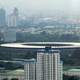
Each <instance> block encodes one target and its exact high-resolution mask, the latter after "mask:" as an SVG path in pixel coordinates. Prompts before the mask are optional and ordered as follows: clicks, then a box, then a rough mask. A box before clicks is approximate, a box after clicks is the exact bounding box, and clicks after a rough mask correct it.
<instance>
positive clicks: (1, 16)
mask: <svg viewBox="0 0 80 80" xmlns="http://www.w3.org/2000/svg"><path fill="white" fill-rule="evenodd" d="M5 25H6V11H5V9H3V8H1V9H0V27H3V26H5Z"/></svg>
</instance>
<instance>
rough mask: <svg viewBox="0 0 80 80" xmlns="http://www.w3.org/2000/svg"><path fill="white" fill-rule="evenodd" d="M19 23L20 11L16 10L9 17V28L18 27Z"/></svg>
mask: <svg viewBox="0 0 80 80" xmlns="http://www.w3.org/2000/svg"><path fill="white" fill-rule="evenodd" d="M18 21H19V16H18V9H17V8H14V10H13V12H12V13H11V14H10V15H8V26H9V27H17V26H18Z"/></svg>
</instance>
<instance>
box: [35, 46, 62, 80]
mask: <svg viewBox="0 0 80 80" xmlns="http://www.w3.org/2000/svg"><path fill="white" fill-rule="evenodd" d="M36 80H62V62H61V61H60V52H59V51H57V50H52V49H51V48H50V47H46V48H45V50H41V51H38V53H37V64H36Z"/></svg>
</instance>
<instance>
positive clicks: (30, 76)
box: [24, 59, 36, 80]
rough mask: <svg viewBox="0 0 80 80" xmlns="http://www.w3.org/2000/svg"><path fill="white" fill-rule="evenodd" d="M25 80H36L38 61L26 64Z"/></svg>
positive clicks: (31, 60) (33, 60)
mask: <svg viewBox="0 0 80 80" xmlns="http://www.w3.org/2000/svg"><path fill="white" fill-rule="evenodd" d="M24 72H25V78H24V80H36V60H35V59H29V60H26V61H25V62H24Z"/></svg>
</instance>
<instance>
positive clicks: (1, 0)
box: [0, 0, 80, 14]
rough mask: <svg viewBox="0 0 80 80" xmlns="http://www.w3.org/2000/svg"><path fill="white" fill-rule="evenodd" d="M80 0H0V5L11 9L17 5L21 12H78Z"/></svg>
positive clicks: (79, 11)
mask: <svg viewBox="0 0 80 80" xmlns="http://www.w3.org/2000/svg"><path fill="white" fill-rule="evenodd" d="M79 4H80V0H0V7H3V8H5V9H7V10H8V11H11V10H12V9H13V8H14V7H18V8H19V10H20V11H21V12H23V13H27V12H35V13H36V12H48V13H52V12H55V11H57V12H58V11H59V12H62V13H73V14H74V13H80V5H79Z"/></svg>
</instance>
